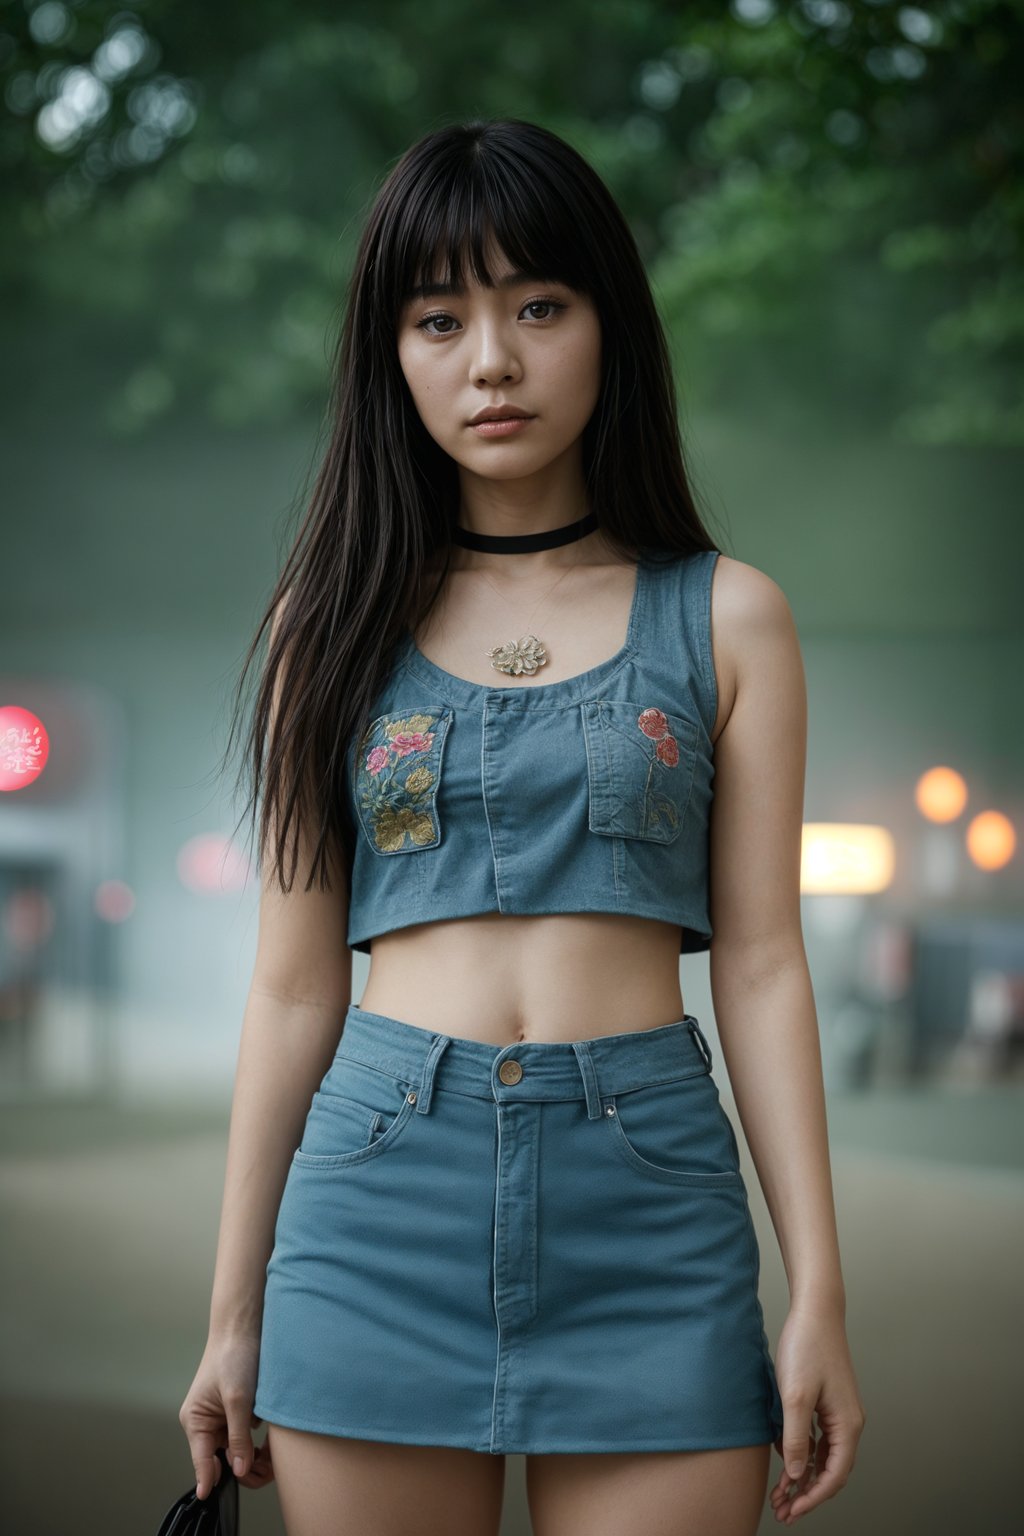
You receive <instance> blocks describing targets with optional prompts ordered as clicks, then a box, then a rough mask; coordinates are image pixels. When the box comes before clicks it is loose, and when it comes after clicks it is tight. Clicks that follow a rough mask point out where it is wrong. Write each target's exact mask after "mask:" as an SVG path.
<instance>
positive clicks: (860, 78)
mask: <svg viewBox="0 0 1024 1536" xmlns="http://www.w3.org/2000/svg"><path fill="white" fill-rule="evenodd" d="M1021 19H1022V18H1021V6H1020V4H1017V3H1012V4H1007V3H996V0H940V3H938V4H934V5H930V6H928V7H927V8H923V7H920V8H918V7H914V6H906V5H903V6H901V5H895V4H889V3H887V0H873V3H856V4H854V3H849V0H846V3H844V0H803V3H800V4H786V5H780V4H776V3H775V0H735V3H734V4H733V5H732V6H731V7H726V6H724V5H721V4H709V3H697V4H687V5H686V6H685V7H684V6H681V5H678V4H669V3H658V0H601V3H596V4H595V3H593V0H589V3H586V4H582V3H579V0H563V3H562V4H560V5H559V7H558V8H557V9H553V8H552V7H551V6H540V5H537V4H535V3H534V0H524V3H522V4H519V5H517V6H516V7H515V9H514V10H513V11H511V12H510V11H509V10H508V9H507V8H504V7H501V8H497V7H495V8H488V7H482V6H480V5H479V4H467V3H466V0H429V3H424V0H420V3H418V4H413V3H409V0H375V3H373V4H370V3H367V0H363V3H357V4H345V5H344V6H338V5H337V4H336V3H335V4H326V3H317V0H294V3H289V4H288V5H287V6H285V5H284V4H282V3H281V0H246V3H245V4H244V5H243V4H239V3H238V0H224V3H218V4H216V5H212V6H211V5H209V4H204V5H199V4H196V3H194V0H191V3H181V0H179V3H176V4H173V5H172V4H171V3H170V0H148V3H141V4H137V5H135V6H134V8H133V9H132V10H131V11H126V10H124V9H122V8H121V7H119V6H117V5H113V4H107V3H98V0H79V3H74V0H72V3H69V4H66V5H64V6H60V5H55V4H52V3H51V4H47V5H45V6H42V5H36V4H31V3H30V4H27V5H25V6H15V5H8V6H7V7H6V8H5V11H4V13H3V18H2V22H0V72H2V76H3V85H4V102H5V110H4V113H3V116H2V117H0V164H2V167H3V170H4V172H5V175H4V177H3V191H2V192H0V199H2V208H0V211H2V212H3V214H4V215H5V217H4V220H3V229H4V235H3V237H2V240H0V261H2V263H3V268H2V270H3V276H4V279H5V281H6V284H7V288H8V292H9V295H10V296H11V297H12V298H13V297H16V298H17V301H18V302H17V305H16V306H13V307H14V308H15V309H16V320H15V325H14V343H13V344H14V347H15V350H16V353H17V354H18V355H19V356H20V357H21V358H22V361H23V363H24V366H25V367H29V366H31V360H32V358H33V356H34V355H35V354H36V353H38V350H39V346H40V333H41V330H42V329H43V328H50V329H51V330H53V329H56V328H58V327H59V330H58V332H57V339H54V338H52V337H51V338H49V339H48V340H47V342H46V347H47V353H48V366H49V367H50V368H51V369H52V368H53V367H54V362H55V359H54V355H53V354H54V353H55V352H57V353H61V354H62V356H61V365H62V373H63V375H64V376H65V377H66V378H67V379H68V380H69V381H72V380H74V379H75V376H76V374H77V375H78V376H79V382H81V380H82V379H87V380H89V381H90V382H92V383H93V385H94V386H95V380H96V379H97V378H100V379H101V380H102V383H101V385H100V388H99V392H98V394H97V396H96V398H97V401H98V402H99V407H98V408H100V409H101V410H102V413H103V417H104V419H105V420H106V422H107V424H108V425H109V426H110V427H112V428H114V429H116V430H119V431H123V432H130V431H138V430H140V429H141V428H144V427H145V425H146V424H147V423H148V422H150V421H153V420H155V419H157V418H159V417H161V416H164V415H166V414H167V413H169V412H172V411H182V412H184V411H199V412H202V413H205V414H206V415H208V416H211V417H212V418H214V419H215V420H217V421H219V422H221V423H223V424H226V425H229V426H230V425H237V426H239V427H242V426H246V425H248V424H251V423H253V422H257V423H258V422H268V423H269V422H273V423H281V422H283V421H285V420H287V419H288V418H289V417H294V416H304V415H306V414H307V413H308V412H309V411H310V409H311V408H312V409H316V408H318V406H319V402H320V401H321V400H322V398H323V396H324V393H325V389H326V382H327V380H326V370H327V359H328V354H329V350H330V346H329V344H330V340H331V338H332V335H333V331H334V328H335V327H336V325H337V323H338V319H339V315H340V310H341V306H342V305H343V302H344V297H345V283H346V278H347V274H348V272H349V270H350V265H351V260H352V254H353V250H354V246H355V242H356V240H357V238H358V233H359V229H360V225H361V221H362V218H363V216H364V214H365V211H366V208H367V207H368V205H369V202H370V200H371V199H372V196H373V193H374V190H375V188H376V186H377V185H378V184H379V182H380V180H381V179H382V178H383V176H384V175H386V173H387V171H388V169H389V168H390V166H391V165H392V164H393V163H394V160H395V159H396V158H397V157H398V156H399V155H400V154H401V153H402V151H403V150H404V149H405V148H406V146H407V145H408V144H409V143H410V142H412V141H413V140H414V139H415V138H417V137H418V136H419V135H421V134H422V133H424V132H426V131H428V130H429V129H430V128H431V127H435V126H438V125H439V124H441V123H442V122H450V121H455V120H458V119H461V118H464V117H470V116H518V117H526V118H532V119H534V120H536V121H538V122H542V123H544V124H545V125H546V126H549V127H551V128H553V129H554V130H555V131H556V132H560V133H562V134H564V135H565V136H566V137H567V138H568V139H569V140H570V141H571V142H572V143H574V144H575V145H576V146H577V147H578V148H579V149H580V150H581V151H582V152H583V153H584V154H585V155H587V156H588V158H590V159H591V160H592V162H593V163H594V164H595V165H596V167H597V169H598V170H599V171H600V173H601V174H602V175H603V176H604V177H605V179H606V180H607V182H608V183H609V185H610V186H611V188H612V191H613V192H614V194H615V195H616V197H617V198H618V199H619V201H620V203H621V205H622V206H623V208H624V210H625V212H626V214H627V217H628V218H629V220H630V223H631V226H632V228H633V230H634V232H635V234H636V237H637V240H638V243H639V245H640V248H641V251H642V253H643V255H644V258H645V260H646V261H647V263H648V267H649V271H650V273H651V277H652V281H653V283H654V286H655V292H656V295H657V298H658V301H659V305H660V306H661V309H662V313H663V315H664V317H665V320H666V323H667V325H668V327H669V330H670V334H671V339H672V342H673V346H674V352H675V357H676V362H677V367H678V374H679V378H680V384H681V387H682V390H683V394H684V397H685V399H686V400H687V402H688V403H689V402H697V403H699V404H701V405H702V406H706V407H718V408H725V407H728V408H730V409H735V408H742V409H743V410H757V411H758V412H760V413H764V412H771V413H773V414H777V413H780V412H789V413H791V414H793V415H794V416H797V417H798V418H799V419H800V420H801V421H807V422H808V423H812V422H814V421H816V420H819V419H820V418H821V417H822V416H824V415H827V414H828V413H834V412H836V411H840V412H842V413H843V415H844V416H845V417H847V418H849V417H850V416H856V417H857V418H858V421H859V423H860V424H863V425H870V426H873V427H875V428H876V429H881V430H883V431H888V432H890V433H891V434H892V435H894V436H895V437H898V438H902V439H905V440H908V441H914V442H918V443H929V444H951V443H969V444H989V445H1020V444H1021V443H1024V396H1022V386H1021V380H1022V369H1021V362H1022V354H1024V278H1022V273H1021V265H1020V252H1021V238H1022V229H1024V189H1022V184H1021V177H1020V169H1021V159H1022V138H1024V108H1022V104H1021V94H1020V88H1019V82H1020V80H1021V78H1024V69H1022V63H1024V59H1022V54H1024V47H1022V40H1024V29H1022V27H1021ZM8 308H9V309H11V308H12V306H11V305H10V304H9V305H8ZM101 360H102V366H101ZM22 372H23V368H18V367H15V368H13V369H9V370H8V378H9V379H11V378H12V377H20V375H21V373H22Z"/></svg>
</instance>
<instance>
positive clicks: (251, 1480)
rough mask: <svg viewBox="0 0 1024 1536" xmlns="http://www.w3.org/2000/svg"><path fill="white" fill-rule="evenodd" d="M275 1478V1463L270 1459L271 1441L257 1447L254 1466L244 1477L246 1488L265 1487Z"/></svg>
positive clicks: (253, 1460)
mask: <svg viewBox="0 0 1024 1536" xmlns="http://www.w3.org/2000/svg"><path fill="white" fill-rule="evenodd" d="M273 1480H274V1465H273V1462H272V1461H271V1459H270V1442H269V1441H266V1442H264V1444H263V1445H258V1446H257V1447H256V1451H255V1454H254V1456H253V1459H252V1467H251V1468H250V1470H249V1473H248V1475H247V1476H246V1477H245V1478H244V1479H243V1482H244V1485H245V1487H246V1488H264V1487H265V1486H266V1485H267V1483H272V1482H273Z"/></svg>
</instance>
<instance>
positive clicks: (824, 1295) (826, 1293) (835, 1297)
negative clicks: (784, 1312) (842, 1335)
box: [789, 1280, 846, 1319]
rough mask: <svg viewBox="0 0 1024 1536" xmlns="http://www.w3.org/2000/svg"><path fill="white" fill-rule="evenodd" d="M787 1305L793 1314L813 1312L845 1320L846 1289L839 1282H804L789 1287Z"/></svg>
mask: <svg viewBox="0 0 1024 1536" xmlns="http://www.w3.org/2000/svg"><path fill="white" fill-rule="evenodd" d="M789 1305H790V1310H791V1311H793V1312H814V1313H817V1314H819V1315H821V1316H833V1317H838V1318H840V1319H845V1317H846V1288H845V1286H844V1285H843V1284H842V1282H841V1281H840V1282H838V1283H837V1282H836V1281H835V1280H817V1281H814V1280H811V1281H806V1282H804V1283H801V1284H798V1285H793V1286H791V1287H790V1292H789Z"/></svg>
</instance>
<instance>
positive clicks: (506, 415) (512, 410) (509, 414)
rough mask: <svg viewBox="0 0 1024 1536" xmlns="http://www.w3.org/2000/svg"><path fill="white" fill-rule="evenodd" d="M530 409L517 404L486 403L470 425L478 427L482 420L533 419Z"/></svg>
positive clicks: (472, 418)
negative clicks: (526, 409) (523, 408)
mask: <svg viewBox="0 0 1024 1536" xmlns="http://www.w3.org/2000/svg"><path fill="white" fill-rule="evenodd" d="M532 419H533V418H532V417H531V415H530V413H529V411H524V410H522V409H521V407H519V406H517V405H486V406H484V408H483V410H482V411H477V413H476V415H475V416H473V417H471V418H470V422H469V424H470V426H471V427H478V426H479V425H480V423H481V422H482V421H531V420H532Z"/></svg>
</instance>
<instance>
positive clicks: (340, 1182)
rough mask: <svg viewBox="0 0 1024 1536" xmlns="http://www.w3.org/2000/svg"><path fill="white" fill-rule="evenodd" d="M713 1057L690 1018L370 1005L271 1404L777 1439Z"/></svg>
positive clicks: (633, 1440)
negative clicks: (462, 1030) (422, 1013)
mask: <svg viewBox="0 0 1024 1536" xmlns="http://www.w3.org/2000/svg"><path fill="white" fill-rule="evenodd" d="M711 1065H712V1063H711V1051H710V1048H709V1046H708V1043H707V1040H706V1039H705V1037H704V1034H703V1032H702V1030H701V1028H700V1025H699V1024H698V1022H697V1020H696V1019H695V1018H693V1017H692V1016H691V1015H689V1014H686V1015H684V1017H683V1018H682V1019H680V1020H679V1021H678V1022H676V1023H672V1024H665V1025H663V1026H661V1027H659V1028H654V1029H645V1030H642V1031H639V1032H636V1033H625V1034H616V1035H603V1036H598V1037H596V1038H594V1039H590V1040H573V1041H569V1042H540V1041H524V1042H520V1043H518V1044H512V1045H505V1046H495V1045H487V1044H484V1043H482V1042H480V1041H476V1040H467V1039H464V1038H462V1037H459V1036H454V1037H453V1036H450V1035H446V1034H444V1033H443V1032H442V1031H440V1030H434V1029H424V1028H421V1027H419V1026H417V1025H413V1024H407V1023H405V1022H403V1021H402V1020H399V1019H394V1018H389V1017H387V1016H385V1015H383V1014H376V1013H370V1012H367V1011H366V1010H364V1009H362V1008H359V1007H358V1006H356V1005H355V1004H353V1005H352V1006H351V1007H350V1008H349V1009H348V1012H347V1014H346V1017H345V1024H344V1029H343V1032H342V1036H341V1039H340V1041H339V1044H338V1049H337V1053H336V1055H335V1056H334V1059H333V1061H332V1063H331V1065H330V1067H329V1068H328V1070H327V1072H326V1074H325V1076H324V1077H323V1079H322V1081H321V1083H320V1086H319V1089H318V1090H317V1092H316V1093H315V1094H314V1096H313V1099H312V1102H311V1105H310V1109H309V1114H308V1116H307V1119H306V1122H305V1128H304V1131H303V1135H302V1141H301V1143H300V1145H299V1147H298V1148H297V1149H296V1151H295V1153H294V1156H293V1160H292V1163H291V1166H290V1168H289V1171H288V1177H287V1181H286V1184H285V1187H284V1191H283V1195H282V1199H281V1205H280V1208H279V1212H278V1217H277V1225H276V1230H275V1234H274V1246H273V1252H272V1254H271V1256H270V1260H269V1263H268V1265H267V1271H266V1289H265V1300H264V1310H263V1324H262V1339H261V1347H260V1358H259V1375H258V1382H257V1390H256V1398H255V1404H254V1411H255V1412H256V1413H257V1414H258V1415H259V1416H260V1417H261V1418H262V1419H264V1420H265V1421H266V1422H268V1423H270V1424H281V1425H288V1426H291V1427H293V1428H296V1429H305V1430H312V1431H315V1432H317V1433H319V1434H328V1435H341V1436H351V1437H356V1438H360V1439H369V1440H385V1441H396V1442H402V1443H405V1444H413V1445H446V1446H461V1447H464V1448H466V1449H469V1450H475V1451H490V1452H493V1453H496V1454H501V1453H510V1452H521V1453H531V1454H534V1453H543V1452H590V1451H669V1450H700V1449H706V1448H713V1447H718V1446H736V1445H754V1444H764V1443H767V1442H771V1441H775V1440H777V1439H778V1437H779V1436H780V1435H781V1433H782V1405H781V1401H780V1398H779V1390H778V1385H777V1381H776V1377H775V1369H774V1365H773V1361H772V1358H771V1354H770V1352H769V1349H768V1341H767V1339H766V1337H765V1332H764V1317H763V1313H762V1309H761V1303H760V1300H759V1297H758V1277H759V1269H760V1261H759V1253H758V1245H757V1238H756V1234H755V1231H754V1227H753V1224H752V1222H751V1217H750V1210H749V1207H748V1203H747V1191H746V1188H745V1185H744V1181H743V1176H742V1173H741V1171H740V1164H739V1156H738V1151H737V1144H736V1137H735V1134H734V1132H733V1128H732V1125H731V1123H730V1120H729V1118H728V1116H727V1114H726V1113H725V1110H724V1109H723V1107H722V1105H721V1103H720V1101H719V1094H718V1088H717V1085H716V1084H715V1081H714V1078H713V1077H712V1074H711Z"/></svg>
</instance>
